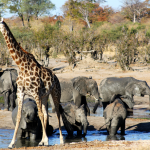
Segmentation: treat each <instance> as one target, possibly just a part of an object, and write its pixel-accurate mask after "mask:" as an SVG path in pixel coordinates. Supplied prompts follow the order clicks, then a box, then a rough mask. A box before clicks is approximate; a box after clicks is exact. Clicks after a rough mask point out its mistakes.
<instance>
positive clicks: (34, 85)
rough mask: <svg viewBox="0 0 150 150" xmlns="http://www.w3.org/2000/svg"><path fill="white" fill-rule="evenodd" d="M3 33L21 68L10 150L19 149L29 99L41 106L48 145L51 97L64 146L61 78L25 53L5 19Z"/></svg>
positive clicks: (1, 26) (1, 25) (0, 26)
mask: <svg viewBox="0 0 150 150" xmlns="http://www.w3.org/2000/svg"><path fill="white" fill-rule="evenodd" d="M0 30H1V32H2V34H3V36H4V39H5V42H6V44H7V47H8V50H9V52H10V55H11V57H12V58H13V60H14V61H15V63H16V64H17V66H18V68H19V74H18V78H17V80H16V83H17V100H18V114H17V121H16V126H15V131H14V135H13V138H12V141H11V143H10V144H9V146H8V147H9V148H13V147H15V140H16V134H17V131H18V127H19V123H20V119H21V110H22V103H23V99H24V96H25V95H31V96H33V97H34V99H35V102H36V104H37V108H38V115H39V118H40V120H41V124H42V129H43V136H42V140H41V141H40V143H39V145H48V137H47V135H46V123H47V119H48V114H47V110H46V105H47V101H48V96H49V94H51V95H52V98H53V101H54V104H55V108H56V114H57V118H58V123H59V132H60V143H63V136H62V131H61V123H60V112H59V103H60V97H61V88H60V83H59V80H58V78H57V76H56V75H55V74H54V73H53V72H52V71H51V70H50V69H48V68H45V67H43V66H42V65H40V64H39V63H38V62H37V61H36V59H35V58H34V56H33V55H32V54H30V53H28V52H27V51H25V50H24V49H23V48H22V47H21V46H20V44H18V43H17V41H16V39H15V38H14V36H13V34H12V33H11V31H10V29H9V27H8V26H7V24H6V23H5V22H4V21H3V18H0Z"/></svg>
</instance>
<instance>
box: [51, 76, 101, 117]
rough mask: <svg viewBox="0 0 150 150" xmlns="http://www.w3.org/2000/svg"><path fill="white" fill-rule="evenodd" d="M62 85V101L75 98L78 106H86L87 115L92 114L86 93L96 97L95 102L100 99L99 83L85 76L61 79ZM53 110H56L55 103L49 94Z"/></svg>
mask: <svg viewBox="0 0 150 150" xmlns="http://www.w3.org/2000/svg"><path fill="white" fill-rule="evenodd" d="M59 81H60V86H61V99H60V102H61V103H66V102H70V101H73V100H74V103H75V105H76V106H78V107H80V106H81V105H82V104H84V106H85V110H86V112H87V115H90V109H89V107H88V105H87V101H86V95H87V93H89V94H90V95H92V96H93V97H94V98H95V102H96V103H97V102H98V101H99V92H98V85H97V83H96V81H95V80H93V79H92V78H87V77H83V76H79V77H75V78H73V79H61V78H60V79H59ZM49 99H50V103H51V105H52V110H53V112H54V104H53V101H52V98H51V96H49Z"/></svg>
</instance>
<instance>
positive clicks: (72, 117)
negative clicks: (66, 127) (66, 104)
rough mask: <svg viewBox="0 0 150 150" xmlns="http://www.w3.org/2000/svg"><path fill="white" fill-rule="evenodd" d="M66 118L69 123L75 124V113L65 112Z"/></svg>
mask: <svg viewBox="0 0 150 150" xmlns="http://www.w3.org/2000/svg"><path fill="white" fill-rule="evenodd" d="M65 116H66V119H67V121H68V122H69V123H70V124H75V114H73V115H70V114H66V115H65Z"/></svg>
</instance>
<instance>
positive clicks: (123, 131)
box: [121, 120, 125, 135]
mask: <svg viewBox="0 0 150 150" xmlns="http://www.w3.org/2000/svg"><path fill="white" fill-rule="evenodd" d="M121 135H125V120H123V123H122V125H121Z"/></svg>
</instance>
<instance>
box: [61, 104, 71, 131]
mask: <svg viewBox="0 0 150 150" xmlns="http://www.w3.org/2000/svg"><path fill="white" fill-rule="evenodd" d="M59 112H60V114H61V116H62V120H63V123H64V126H65V129H66V130H67V132H68V134H70V133H73V127H72V125H71V123H70V122H69V120H68V119H67V115H68V114H67V113H66V112H65V111H64V109H63V107H62V106H61V104H59Z"/></svg>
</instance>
